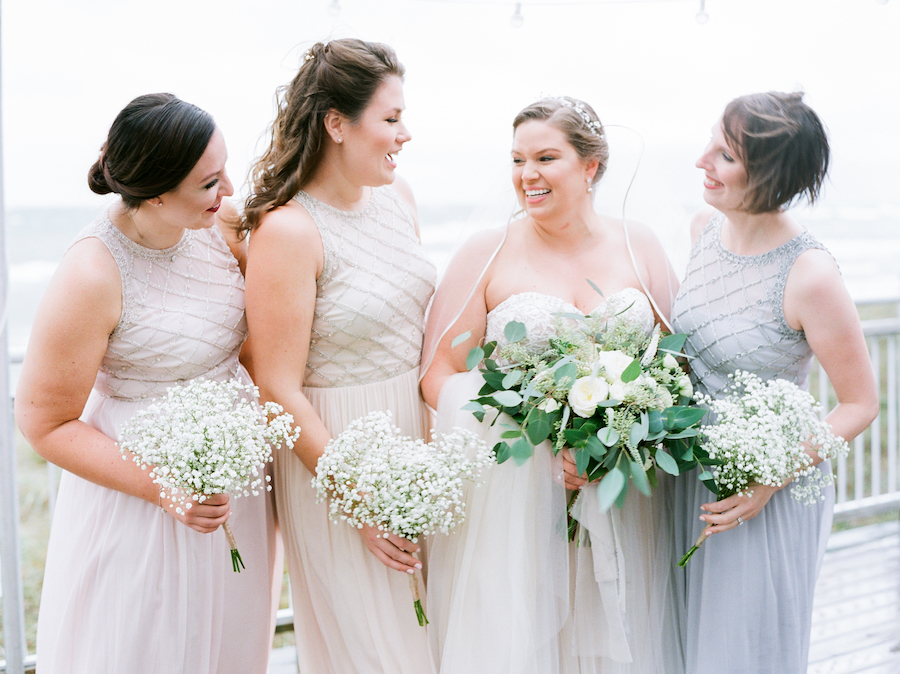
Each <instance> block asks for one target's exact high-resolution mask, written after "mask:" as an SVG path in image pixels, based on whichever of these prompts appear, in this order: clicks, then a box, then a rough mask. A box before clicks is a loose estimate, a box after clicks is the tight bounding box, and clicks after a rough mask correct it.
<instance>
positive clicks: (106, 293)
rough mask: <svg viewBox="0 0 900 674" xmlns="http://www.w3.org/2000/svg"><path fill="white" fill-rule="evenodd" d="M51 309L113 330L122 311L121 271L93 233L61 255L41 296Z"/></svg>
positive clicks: (110, 330)
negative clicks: (92, 235)
mask: <svg viewBox="0 0 900 674" xmlns="http://www.w3.org/2000/svg"><path fill="white" fill-rule="evenodd" d="M45 306H46V307H47V308H48V310H49V311H50V312H51V313H54V312H58V313H59V314H60V315H66V316H69V317H70V318H72V319H75V320H80V319H79V318H78V317H83V319H84V320H90V321H93V322H96V323H98V324H99V326H101V327H102V328H103V330H104V331H105V332H106V333H110V332H112V330H113V329H114V328H115V326H116V324H117V323H118V322H119V318H120V317H121V314H122V275H121V273H120V272H119V267H118V265H117V264H116V262H115V260H114V259H113V256H112V253H110V252H109V249H108V248H107V247H106V245H105V244H104V243H103V242H102V241H100V240H99V239H96V238H94V237H88V238H85V239H82V240H81V241H78V242H76V243H75V244H73V245H72V247H71V248H69V250H68V251H67V252H66V254H65V255H64V256H63V259H62V260H61V261H60V263H59V266H58V267H57V269H56V272H55V273H54V275H53V278H52V279H51V281H50V284H49V285H48V287H47V291H46V292H45V295H44V299H43V300H42V307H45Z"/></svg>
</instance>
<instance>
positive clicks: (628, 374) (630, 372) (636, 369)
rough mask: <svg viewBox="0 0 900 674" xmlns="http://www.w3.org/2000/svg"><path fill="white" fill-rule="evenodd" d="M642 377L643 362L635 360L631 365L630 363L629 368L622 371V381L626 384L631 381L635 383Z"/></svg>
mask: <svg viewBox="0 0 900 674" xmlns="http://www.w3.org/2000/svg"><path fill="white" fill-rule="evenodd" d="M640 376H641V361H639V360H638V359H637V358H635V359H634V360H633V361H631V363H629V365H628V367H626V368H625V369H624V370H622V381H623V382H624V383H626V384H627V383H628V382H630V381H634V380H635V379H637V378H638V377H640Z"/></svg>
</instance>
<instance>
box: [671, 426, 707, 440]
mask: <svg viewBox="0 0 900 674" xmlns="http://www.w3.org/2000/svg"><path fill="white" fill-rule="evenodd" d="M698 435H700V429H699V428H685V429H684V430H683V431H678V432H677V433H669V435H668V437H670V438H672V439H673V440H679V439H681V438H695V437H697V436H698Z"/></svg>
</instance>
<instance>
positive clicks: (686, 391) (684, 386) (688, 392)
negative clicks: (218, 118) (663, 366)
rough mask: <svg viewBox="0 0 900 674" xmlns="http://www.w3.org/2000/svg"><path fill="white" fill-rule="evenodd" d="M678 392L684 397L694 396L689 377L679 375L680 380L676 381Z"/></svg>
mask: <svg viewBox="0 0 900 674" xmlns="http://www.w3.org/2000/svg"><path fill="white" fill-rule="evenodd" d="M678 393H679V395H683V396H684V397H686V398H692V397H693V396H694V386H693V385H692V384H691V378H690V377H689V376H687V375H683V376H682V377H681V380H680V381H679V382H678Z"/></svg>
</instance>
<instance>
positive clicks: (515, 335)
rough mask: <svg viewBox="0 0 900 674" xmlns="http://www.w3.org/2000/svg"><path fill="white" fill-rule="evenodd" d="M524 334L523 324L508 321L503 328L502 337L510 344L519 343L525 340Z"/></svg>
mask: <svg viewBox="0 0 900 674" xmlns="http://www.w3.org/2000/svg"><path fill="white" fill-rule="evenodd" d="M525 334H526V330H525V324H524V323H520V322H519V321H510V322H509V323H507V324H506V327H505V328H503V336H504V337H506V341H507V342H509V343H510V344H514V343H515V342H521V341H522V340H523V339H525Z"/></svg>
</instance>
